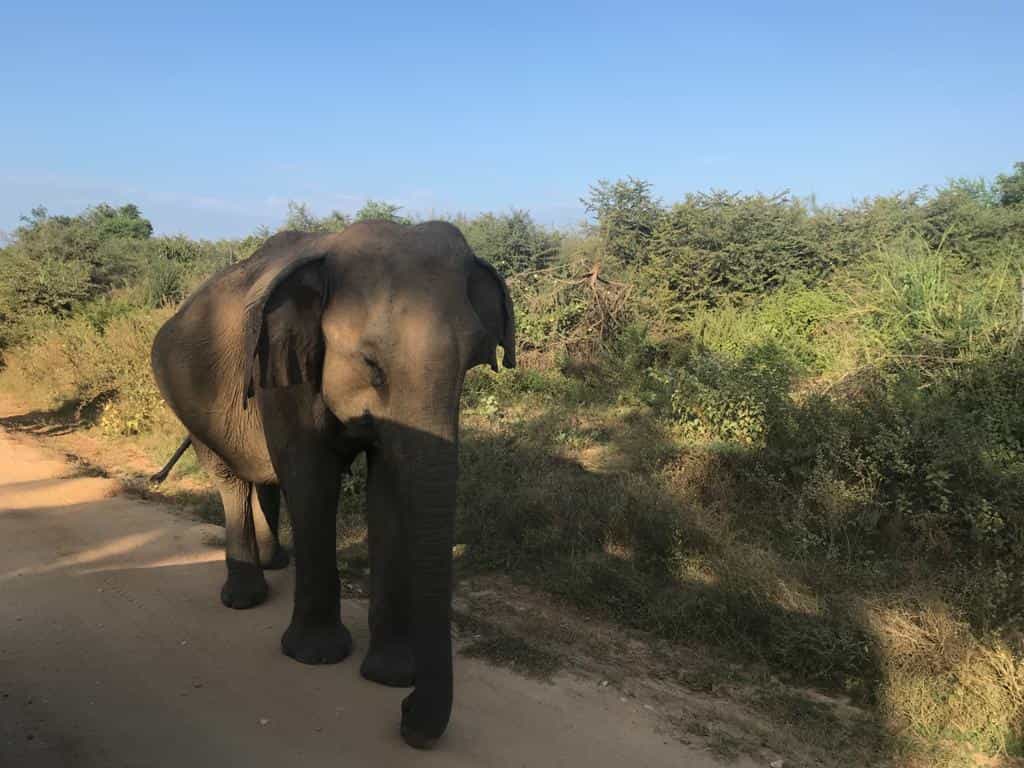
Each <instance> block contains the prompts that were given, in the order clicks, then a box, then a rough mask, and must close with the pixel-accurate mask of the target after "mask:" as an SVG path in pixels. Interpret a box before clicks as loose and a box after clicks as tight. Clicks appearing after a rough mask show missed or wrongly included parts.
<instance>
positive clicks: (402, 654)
mask: <svg viewBox="0 0 1024 768" xmlns="http://www.w3.org/2000/svg"><path fill="white" fill-rule="evenodd" d="M359 673H360V674H361V675H362V676H363V677H365V678H366V679H367V680H372V681H373V682H375V683H380V684H381V685H390V686H394V687H396V688H408V687H409V686H410V685H413V684H414V683H415V682H416V665H415V662H414V661H413V657H412V648H411V647H410V646H409V644H408V643H407V642H401V641H395V642H391V643H387V644H384V645H381V646H380V647H371V648H370V652H369V653H367V654H366V658H365V659H363V665H362V666H361V667H360V668H359Z"/></svg>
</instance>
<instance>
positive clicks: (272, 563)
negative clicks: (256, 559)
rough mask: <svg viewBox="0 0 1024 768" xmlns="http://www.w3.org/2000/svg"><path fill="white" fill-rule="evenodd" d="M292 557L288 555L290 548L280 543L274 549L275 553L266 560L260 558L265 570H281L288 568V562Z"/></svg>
mask: <svg viewBox="0 0 1024 768" xmlns="http://www.w3.org/2000/svg"><path fill="white" fill-rule="evenodd" d="M291 561H292V559H291V558H290V557H289V556H288V550H287V549H285V548H284V547H282V546H281V545H280V544H278V545H277V548H276V549H274V554H273V555H272V556H271V557H269V558H267V560H266V561H264V560H263V558H260V565H262V566H263V570H265V571H280V570H281V569H282V568H287V567H288V563H290V562H291Z"/></svg>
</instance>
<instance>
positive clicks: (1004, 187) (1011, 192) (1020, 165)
mask: <svg viewBox="0 0 1024 768" xmlns="http://www.w3.org/2000/svg"><path fill="white" fill-rule="evenodd" d="M995 186H996V189H998V190H999V204H1000V205H1021V204H1022V203H1024V162H1016V163H1014V164H1013V173H1011V174H1009V175H1007V174H1004V173H1001V174H999V175H998V176H997V177H996V184H995Z"/></svg>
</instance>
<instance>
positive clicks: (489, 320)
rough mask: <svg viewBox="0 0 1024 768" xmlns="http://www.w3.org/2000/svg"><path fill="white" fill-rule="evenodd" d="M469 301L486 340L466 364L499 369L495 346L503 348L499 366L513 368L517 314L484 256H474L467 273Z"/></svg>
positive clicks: (501, 279)
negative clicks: (484, 365) (484, 332)
mask: <svg viewBox="0 0 1024 768" xmlns="http://www.w3.org/2000/svg"><path fill="white" fill-rule="evenodd" d="M469 301H470V303H471V304H472V305H473V309H474V310H475V311H476V315H477V317H478V318H480V323H481V325H483V327H484V330H485V331H486V332H487V337H488V338H487V339H486V340H485V342H484V343H483V344H481V345H480V346H479V347H478V348H477V351H476V353H475V354H474V355H473V357H472V358H471V359H470V362H469V367H470V368H472V367H473V366H474V365H480V364H481V363H487V364H489V365H490V366H491V369H492V370H494V371H497V370H498V357H497V353H496V347H498V346H500V347H501V348H502V349H504V350H505V354H504V356H503V357H502V361H501V362H502V365H504V366H505V367H506V368H515V367H516V317H515V310H514V309H513V307H512V299H511V298H509V295H508V286H506V285H505V280H504V279H503V278H502V277H501V275H500V274H498V271H497V270H496V269H495V268H494V267H492V266H491V265H490V264H488V263H487V262H486V261H484V260H483V259H474V260H473V267H472V269H471V271H470V274H469Z"/></svg>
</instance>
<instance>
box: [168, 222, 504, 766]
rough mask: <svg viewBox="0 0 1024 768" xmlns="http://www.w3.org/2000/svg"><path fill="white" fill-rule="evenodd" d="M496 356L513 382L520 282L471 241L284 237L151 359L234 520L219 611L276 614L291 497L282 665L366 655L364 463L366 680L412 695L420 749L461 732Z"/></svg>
mask: <svg viewBox="0 0 1024 768" xmlns="http://www.w3.org/2000/svg"><path fill="white" fill-rule="evenodd" d="M498 347H501V348H502V350H503V354H502V361H501V362H502V365H503V366H504V367H506V368H513V367H515V364H516V351H515V314H514V309H513V306H512V301H511V299H510V297H509V292H508V289H507V286H506V283H505V281H504V279H503V278H502V276H501V275H500V274H499V273H498V271H497V270H496V269H495V268H494V267H493V266H491V265H490V264H488V263H487V262H485V261H483V260H482V259H479V258H478V257H476V255H475V254H474V253H473V250H472V249H471V248H470V246H469V244H468V243H467V242H466V240H465V238H464V237H463V236H462V233H461V232H460V231H459V230H458V228H456V227H455V226H453V225H451V224H448V223H445V222H436V221H432V222H425V223H421V224H416V225H402V224H396V223H392V222H388V221H362V222H358V223H356V224H353V225H351V226H349V227H347V228H346V229H344V230H343V231H341V232H337V233H327V234H325V233H302V232H281V233H278V234H276V235H274V236H273V237H271V238H270V239H268V240H267V241H266V242H265V243H264V244H263V245H262V246H261V247H260V248H259V249H258V250H257V251H256V252H255V253H254V254H253V255H252V256H251V257H250V258H248V259H246V260H244V261H240V262H238V263H236V264H232V265H230V266H228V267H226V268H224V269H222V270H221V271H219V272H217V273H215V274H214V275H212V276H211V277H210V278H208V279H207V280H206V282H204V283H203V284H202V285H200V287H199V288H197V289H196V290H195V292H194V293H192V295H190V296H189V297H188V298H187V299H186V300H185V301H184V302H183V303H182V304H181V305H180V307H179V308H178V310H177V312H176V313H175V314H174V315H173V316H172V317H171V318H170V319H169V320H167V322H166V323H165V324H164V325H163V326H162V327H161V328H160V330H159V331H158V332H157V334H156V337H155V339H154V342H153V347H152V354H151V363H152V369H153V375H154V378H155V380H156V383H157V386H158V388H159V390H160V392H161V394H162V395H163V397H164V399H165V400H166V402H167V404H168V405H169V406H170V408H171V410H172V411H173V412H174V413H175V415H176V416H177V417H178V419H180V421H181V422H182V423H183V424H184V426H185V428H186V429H187V431H188V438H187V441H190V442H191V444H192V446H193V447H194V449H195V450H196V453H197V456H198V458H199V461H200V464H201V465H202V466H203V467H204V468H205V469H206V470H207V472H208V473H209V474H210V475H211V476H212V477H213V478H214V481H215V484H216V486H217V489H218V491H219V493H220V497H221V501H222V503H223V506H224V517H225V528H226V539H227V543H226V552H225V559H226V563H227V579H226V581H225V583H224V586H223V589H222V590H221V599H222V601H223V602H224V604H225V605H227V606H230V607H233V608H246V607H251V606H254V605H256V604H258V603H260V602H262V601H263V600H264V599H265V598H266V597H267V593H268V588H267V582H266V580H265V578H264V575H263V569H264V568H267V567H275V566H280V565H281V564H282V556H281V554H280V552H281V549H280V545H279V544H278V542H277V536H276V523H277V514H278V509H279V501H280V496H279V494H283V496H284V499H285V501H286V503H287V507H288V511H289V515H290V517H291V520H292V528H293V540H294V546H293V554H294V560H295V596H294V604H293V611H292V618H291V623H290V624H289V626H288V628H287V629H286V630H285V632H284V634H283V636H282V638H281V649H282V651H283V652H284V653H285V654H286V655H287V656H290V657H291V658H293V659H295V660H297V661H299V662H302V663H305V664H330V663H336V662H339V661H341V660H343V659H344V658H345V657H347V656H348V655H349V654H350V653H351V650H352V637H351V635H350V633H349V631H348V629H347V628H346V627H345V626H344V624H343V623H342V621H341V607H340V594H341V593H340V582H339V575H338V568H337V561H336V544H335V516H336V513H337V508H338V502H339V493H340V485H341V480H342V476H343V474H344V473H345V472H346V471H347V470H348V468H349V467H350V465H351V463H352V461H353V460H354V459H355V457H356V456H358V455H359V454H361V453H362V454H365V456H366V462H367V489H366V505H367V525H368V543H369V554H370V586H371V596H370V612H369V626H370V644H369V648H368V650H367V653H366V656H365V657H364V660H363V663H362V666H361V668H360V671H361V673H362V675H363V676H364V677H366V678H367V679H369V680H373V681H375V682H378V683H382V684H385V685H393V686H402V687H408V686H414V688H413V691H412V692H411V693H410V694H409V695H408V696H407V697H406V698H405V699H404V700H403V702H402V711H401V734H402V736H403V738H404V739H405V741H406V742H407V743H408V744H409V745H411V746H413V747H417V748H429V747H430V746H432V745H433V744H434V743H436V741H437V740H438V739H439V738H440V737H441V735H442V734H443V733H444V731H445V729H446V728H447V726H448V722H449V720H450V717H451V708H452V695H453V681H452V641H451V623H450V604H451V596H452V584H453V574H452V546H453V544H454V516H455V498H456V478H457V469H458V466H457V465H458V438H459V401H460V396H461V392H462V387H463V382H464V379H465V375H466V372H467V371H468V370H469V369H470V368H472V367H474V366H476V365H480V364H487V365H490V367H491V368H492V369H493V370H494V371H498V368H499V366H498V356H497V348H498ZM185 448H187V445H185V446H183V448H182V449H181V450H184V449H185ZM179 455H180V454H179Z"/></svg>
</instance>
